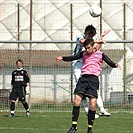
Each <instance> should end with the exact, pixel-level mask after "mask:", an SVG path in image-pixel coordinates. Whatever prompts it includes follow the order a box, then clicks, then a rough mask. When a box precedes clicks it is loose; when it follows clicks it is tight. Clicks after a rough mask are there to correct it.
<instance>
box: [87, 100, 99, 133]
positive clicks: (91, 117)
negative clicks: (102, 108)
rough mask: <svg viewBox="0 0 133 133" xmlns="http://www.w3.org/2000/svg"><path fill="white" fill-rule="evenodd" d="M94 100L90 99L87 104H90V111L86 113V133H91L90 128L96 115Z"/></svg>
mask: <svg viewBox="0 0 133 133" xmlns="http://www.w3.org/2000/svg"><path fill="white" fill-rule="evenodd" d="M96 101H97V99H96V98H94V97H93V98H92V97H90V100H89V104H90V109H89V112H88V130H87V133H92V127H93V123H94V119H95V114H96Z"/></svg>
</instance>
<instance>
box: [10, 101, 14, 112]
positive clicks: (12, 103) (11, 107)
mask: <svg viewBox="0 0 133 133" xmlns="http://www.w3.org/2000/svg"><path fill="white" fill-rule="evenodd" d="M10 110H11V113H12V114H14V110H15V102H11V104H10Z"/></svg>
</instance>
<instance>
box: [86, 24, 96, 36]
mask: <svg viewBox="0 0 133 133" xmlns="http://www.w3.org/2000/svg"><path fill="white" fill-rule="evenodd" d="M85 32H88V34H89V36H91V37H93V36H95V35H96V33H97V32H96V28H95V27H94V26H93V25H88V26H87V27H86V28H85Z"/></svg>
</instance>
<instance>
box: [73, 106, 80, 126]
mask: <svg viewBox="0 0 133 133" xmlns="http://www.w3.org/2000/svg"><path fill="white" fill-rule="evenodd" d="M79 111H80V106H73V111H72V127H74V128H76V127H77V121H78V116H79Z"/></svg>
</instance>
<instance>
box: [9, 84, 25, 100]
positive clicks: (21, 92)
mask: <svg viewBox="0 0 133 133" xmlns="http://www.w3.org/2000/svg"><path fill="white" fill-rule="evenodd" d="M25 96H26V88H25V86H20V87H13V88H12V91H11V93H10V96H9V100H15V101H16V100H17V98H19V101H22V100H23V101H25Z"/></svg>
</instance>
